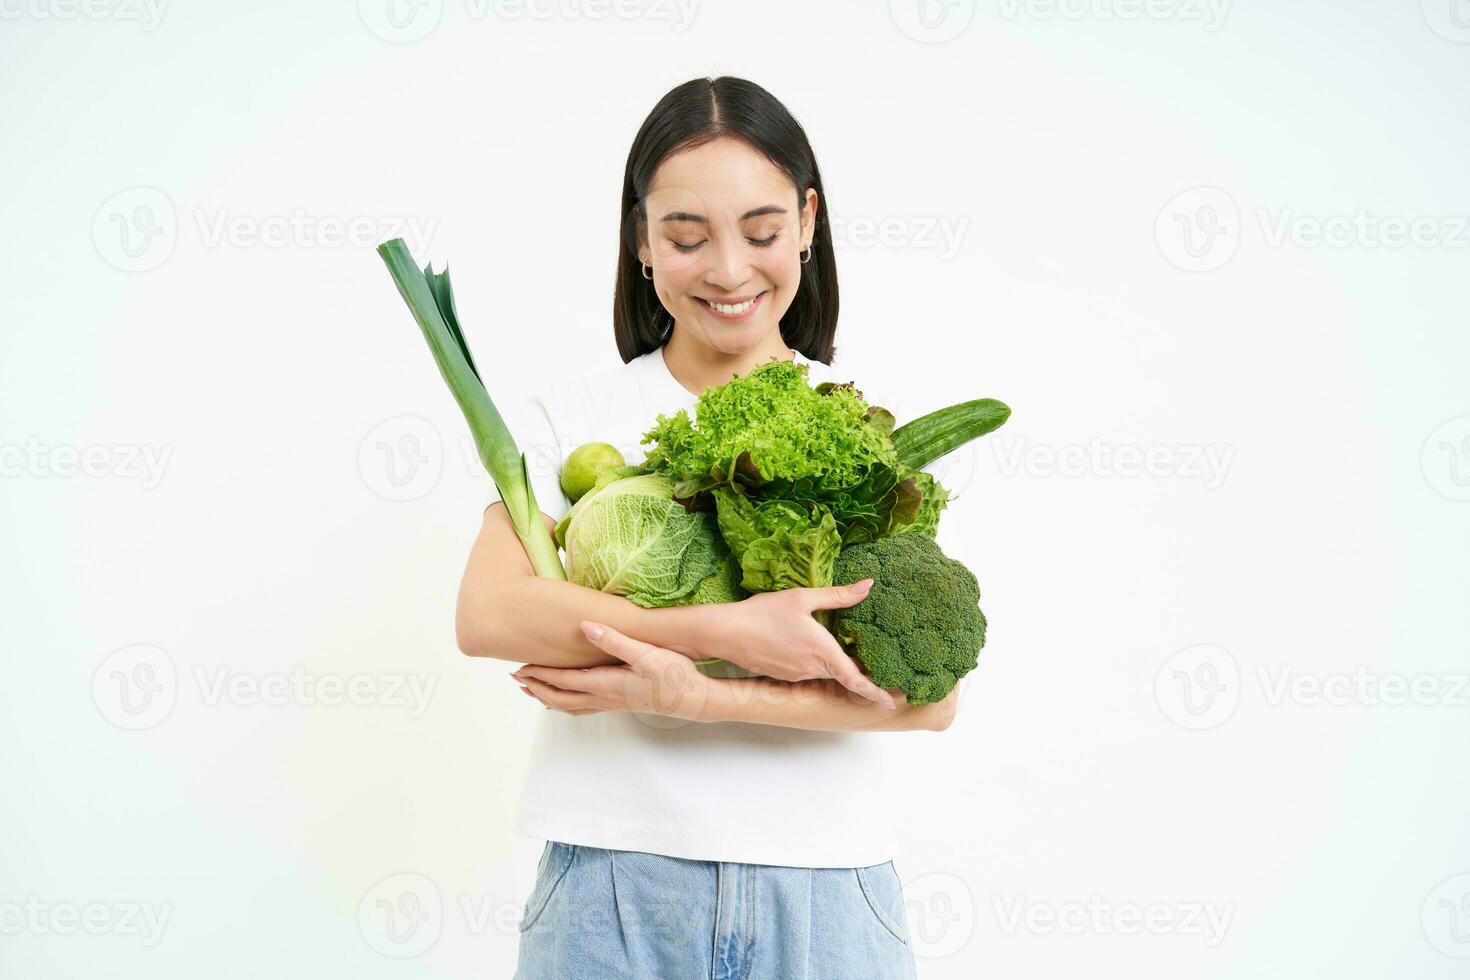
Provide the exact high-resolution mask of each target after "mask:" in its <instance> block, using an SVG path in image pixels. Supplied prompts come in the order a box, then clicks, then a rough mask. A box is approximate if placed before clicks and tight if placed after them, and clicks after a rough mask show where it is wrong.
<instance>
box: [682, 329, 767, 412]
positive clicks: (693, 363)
mask: <svg viewBox="0 0 1470 980" xmlns="http://www.w3.org/2000/svg"><path fill="white" fill-rule="evenodd" d="M795 356H796V352H795V351H793V350H792V349H791V348H789V347H787V346H786V342H785V341H784V340H782V339H781V332H780V331H779V330H777V331H773V332H772V335H771V336H770V337H769V338H768V339H767V340H766V341H763V342H762V343H760V344H758V345H757V346H755V347H752V348H751V349H750V350H747V351H741V352H740V353H738V354H726V353H725V352H724V351H720V350H715V349H714V348H713V347H710V346H709V345H707V344H701V343H698V342H697V341H691V340H689V338H688V337H687V336H686V335H685V334H684V333H683V332H681V331H680V330H679V329H678V328H677V327H675V328H674V333H673V336H671V337H670V338H669V340H668V343H666V344H664V363H665V364H666V365H668V368H669V373H670V374H672V375H673V376H674V380H675V381H677V382H679V384H681V385H683V386H684V388H685V389H686V390H688V391H690V392H693V393H694V394H696V395H698V394H700V393H702V392H703V391H704V390H705V389H706V388H713V387H715V386H716V385H722V384H724V383H725V382H726V381H729V380H730V379H731V378H733V377H735V376H736V375H740V376H744V375H746V374H748V373H750V371H751V370H752V369H753V368H756V367H759V366H760V365H762V364H764V363H766V362H767V361H769V360H770V359H771V358H772V357H775V358H777V359H779V360H783V361H789V360H792V359H794V358H795Z"/></svg>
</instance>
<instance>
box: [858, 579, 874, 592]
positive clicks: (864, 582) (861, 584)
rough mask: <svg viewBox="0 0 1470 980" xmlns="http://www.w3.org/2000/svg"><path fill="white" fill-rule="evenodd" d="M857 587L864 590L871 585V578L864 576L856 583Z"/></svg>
mask: <svg viewBox="0 0 1470 980" xmlns="http://www.w3.org/2000/svg"><path fill="white" fill-rule="evenodd" d="M857 587H858V588H859V589H861V590H862V591H864V592H866V591H868V590H869V589H871V588H872V587H873V580H872V579H870V578H865V579H863V580H862V581H861V582H859V583H858V584H857Z"/></svg>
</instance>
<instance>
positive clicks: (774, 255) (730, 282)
mask: <svg viewBox="0 0 1470 980" xmlns="http://www.w3.org/2000/svg"><path fill="white" fill-rule="evenodd" d="M645 204H646V209H647V213H648V235H647V240H646V241H645V242H644V244H643V246H642V248H640V249H639V258H640V259H641V260H642V261H643V262H644V263H645V264H647V265H651V266H652V267H653V287H654V291H655V292H656V293H657V294H658V298H659V300H660V301H661V302H662V303H663V305H664V308H665V309H667V310H668V311H669V312H670V313H671V314H673V316H674V321H675V323H676V329H678V330H679V331H680V332H681V333H682V334H684V335H687V336H688V337H689V338H690V339H692V340H696V341H698V342H699V343H701V344H704V345H707V346H709V347H712V348H714V349H716V350H719V351H722V352H724V353H726V354H739V353H742V352H744V351H748V350H751V349H753V348H758V347H760V346H762V344H763V342H764V343H765V344H766V345H769V344H770V342H771V338H772V337H776V338H779V337H780V329H781V327H780V324H781V316H782V314H784V313H785V312H786V310H787V308H788V307H790V306H791V301H792V300H793V299H795V297H796V289H797V286H799V285H800V284H801V259H800V254H801V251H802V249H804V248H806V247H807V245H808V243H809V241H810V239H811V235H812V228H813V227H814V219H815V217H816V209H817V192H816V191H815V190H812V189H808V190H807V192H806V200H805V201H804V202H803V201H798V198H797V195H796V194H795V193H793V188H792V185H791V181H790V180H788V179H787V177H786V175H785V174H783V173H781V171H779V170H777V169H776V168H775V167H774V166H773V165H772V164H771V162H770V161H769V160H767V159H766V158H765V157H764V156H762V155H761V154H760V153H759V152H758V151H756V150H754V149H752V148H751V147H750V146H749V145H748V144H746V143H744V142H742V141H740V140H736V139H730V138H720V139H716V140H713V141H711V142H709V143H705V144H704V145H703V146H699V147H695V148H694V149H690V150H684V151H682V152H680V153H676V154H674V155H673V156H671V157H669V158H668V159H667V160H665V161H664V162H663V163H662V164H660V166H659V168H658V171H657V172H656V173H655V174H654V178H653V184H652V187H651V188H650V189H649V193H648V199H647V201H646V202H645ZM752 300H753V301H754V302H753V303H752V302H751V301H752ZM712 304H719V305H712Z"/></svg>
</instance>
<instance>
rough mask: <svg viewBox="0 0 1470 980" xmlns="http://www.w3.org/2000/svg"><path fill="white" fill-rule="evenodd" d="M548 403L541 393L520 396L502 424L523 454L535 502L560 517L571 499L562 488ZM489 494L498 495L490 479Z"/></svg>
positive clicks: (559, 456) (558, 447) (558, 450)
mask: <svg viewBox="0 0 1470 980" xmlns="http://www.w3.org/2000/svg"><path fill="white" fill-rule="evenodd" d="M550 404H551V403H550V402H549V401H548V399H546V398H544V397H542V396H540V395H532V396H530V397H528V398H525V399H522V400H521V402H520V403H519V404H518V405H516V407H515V408H514V409H512V411H511V412H510V414H509V415H506V416H505V424H506V426H507V427H508V428H509V429H510V434H511V436H512V437H513V438H514V439H515V441H516V448H517V449H519V450H520V451H521V452H522V453H524V454H525V456H526V472H527V474H528V475H529V476H530V478H531V490H532V492H534V493H535V494H536V506H537V507H539V508H540V509H541V512H542V513H544V514H547V515H549V516H551V517H552V518H554V519H556V520H561V518H562V515H564V514H565V513H566V512H567V510H568V509H569V508H570V507H571V502H570V501H569V500H567V498H566V496H565V495H564V494H563V493H562V492H561V465H562V449H561V442H560V440H559V439H558V438H557V432H556V426H555V424H554V423H553V422H552V414H553V413H552V411H551V410H550V408H549V406H550ZM490 494H491V496H490V501H491V502H494V501H496V500H499V499H500V493H499V492H498V491H497V490H496V489H495V485H494V484H493V483H492V484H491V486H490Z"/></svg>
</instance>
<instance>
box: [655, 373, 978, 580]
mask: <svg viewBox="0 0 1470 980" xmlns="http://www.w3.org/2000/svg"><path fill="white" fill-rule="evenodd" d="M808 374H809V369H808V367H807V365H805V364H798V363H796V362H794V361H780V360H775V361H771V362H768V363H766V364H763V365H760V366H759V367H756V368H755V369H754V370H752V371H750V372H749V373H748V374H746V375H744V376H743V377H737V378H734V379H733V380H731V381H729V382H727V383H725V384H723V385H719V386H718V387H715V388H710V389H708V390H707V391H705V392H704V394H702V395H701V396H700V398H699V401H698V403H697V404H696V405H695V408H694V417H693V418H692V419H691V418H690V415H689V412H688V411H685V410H681V411H679V412H677V413H675V414H674V415H672V416H669V415H665V414H660V415H659V416H658V419H657V422H656V423H655V425H654V426H653V427H652V428H651V429H649V430H648V431H647V432H646V433H645V434H644V436H643V443H644V444H645V445H649V444H651V445H652V448H651V449H650V450H649V451H648V453H647V455H646V458H645V460H644V463H643V465H644V467H646V468H647V469H649V470H650V471H653V472H657V473H659V474H661V475H664V476H667V477H668V478H669V479H670V481H672V484H673V496H674V499H675V500H677V501H679V502H680V503H682V504H683V505H684V506H685V507H686V508H688V509H689V510H690V511H691V512H693V513H700V512H705V511H709V510H711V509H713V510H714V511H715V512H716V515H717V521H718V526H719V530H720V533H721V534H722V535H723V536H724V539H725V541H726V543H727V544H728V545H729V547H730V550H731V551H732V552H733V554H734V555H735V558H736V559H737V560H738V561H739V563H740V567H741V570H742V578H741V584H742V586H743V587H744V588H745V589H748V590H750V591H752V592H768V591H775V590H778V589H785V588H792V587H795V586H824V585H830V584H831V583H832V574H833V566H834V563H835V561H836V558H837V553H838V551H839V550H840V549H841V548H842V547H843V546H845V545H849V544H854V543H858V542H864V541H876V540H878V539H880V538H884V537H887V536H889V535H892V534H898V533H903V532H917V533H922V534H925V535H926V536H929V537H932V536H933V535H934V532H935V529H936V528H937V525H938V515H939V511H940V510H942V509H943V507H944V505H945V503H947V502H948V499H949V497H948V493H947V492H946V491H945V490H944V488H943V487H941V486H940V485H939V484H938V483H937V482H936V481H935V480H934V479H933V477H931V476H930V475H929V474H927V473H922V472H920V471H919V470H916V469H914V468H912V467H910V466H908V465H906V464H905V463H903V462H902V460H901V459H900V457H899V455H898V453H897V451H896V449H895V448H894V443H893V439H892V436H891V433H892V431H893V422H894V420H893V416H892V415H891V414H890V413H889V412H887V411H886V410H884V409H882V408H880V407H877V406H870V405H868V404H867V402H866V401H864V399H863V395H862V392H861V391H859V390H858V389H857V388H855V387H854V386H853V385H852V384H850V383H847V384H833V383H831V382H825V383H823V384H820V385H817V386H816V387H815V388H813V387H812V386H811V385H810V384H809V383H808Z"/></svg>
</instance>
